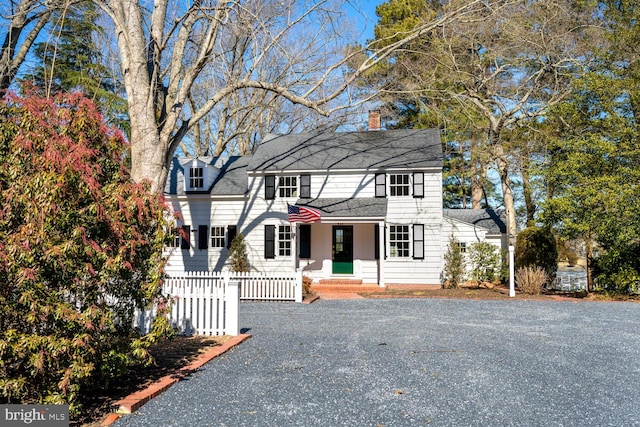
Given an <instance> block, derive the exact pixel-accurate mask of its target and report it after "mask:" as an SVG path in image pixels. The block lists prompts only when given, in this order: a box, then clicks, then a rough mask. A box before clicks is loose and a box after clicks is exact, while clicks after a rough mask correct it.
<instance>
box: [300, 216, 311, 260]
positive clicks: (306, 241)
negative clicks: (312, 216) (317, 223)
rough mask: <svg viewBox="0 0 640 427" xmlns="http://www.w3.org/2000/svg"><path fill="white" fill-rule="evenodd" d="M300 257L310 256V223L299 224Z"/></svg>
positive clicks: (306, 257) (307, 257)
mask: <svg viewBox="0 0 640 427" xmlns="http://www.w3.org/2000/svg"><path fill="white" fill-rule="evenodd" d="M299 230H300V231H299V234H300V258H304V259H309V258H311V225H310V224H300V226H299Z"/></svg>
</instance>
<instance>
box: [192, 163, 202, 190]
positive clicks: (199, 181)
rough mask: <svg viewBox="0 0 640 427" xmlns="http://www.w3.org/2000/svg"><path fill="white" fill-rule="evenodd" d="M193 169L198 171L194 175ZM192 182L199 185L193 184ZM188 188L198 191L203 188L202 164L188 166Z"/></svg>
mask: <svg viewBox="0 0 640 427" xmlns="http://www.w3.org/2000/svg"><path fill="white" fill-rule="evenodd" d="M194 171H197V172H198V173H197V174H196V175H194V174H193V172H194ZM194 183H196V184H200V185H193V184H194ZM189 190H191V191H198V190H204V167H203V166H200V165H198V166H190V167H189Z"/></svg>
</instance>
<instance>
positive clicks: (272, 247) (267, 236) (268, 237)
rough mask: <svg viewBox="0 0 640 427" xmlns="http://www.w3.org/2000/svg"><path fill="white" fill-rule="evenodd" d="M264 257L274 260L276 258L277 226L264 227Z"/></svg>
mask: <svg viewBox="0 0 640 427" xmlns="http://www.w3.org/2000/svg"><path fill="white" fill-rule="evenodd" d="M264 257H265V258H266V259H273V258H275V257H276V226H275V225H265V226H264Z"/></svg>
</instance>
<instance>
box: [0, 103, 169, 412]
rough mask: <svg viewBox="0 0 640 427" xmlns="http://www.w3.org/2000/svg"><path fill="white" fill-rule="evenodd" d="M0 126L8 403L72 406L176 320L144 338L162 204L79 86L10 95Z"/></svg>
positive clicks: (157, 270)
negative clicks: (126, 162) (137, 318)
mask: <svg viewBox="0 0 640 427" xmlns="http://www.w3.org/2000/svg"><path fill="white" fill-rule="evenodd" d="M0 129H1V132H0V164H2V167H0V200H2V207H1V208H0V403H68V404H70V410H71V413H72V414H74V413H77V412H78V411H79V410H80V405H81V400H80V396H81V395H82V393H83V392H84V391H86V390H88V389H90V388H92V387H99V386H102V385H103V384H104V383H106V382H108V381H110V380H111V379H113V378H114V377H115V376H117V375H119V374H120V373H121V372H123V369H124V366H126V364H127V363H129V362H130V361H133V360H134V359H145V358H147V360H148V356H149V355H148V353H147V351H146V348H147V347H148V346H149V345H150V344H151V343H152V342H154V341H155V340H156V339H157V338H158V337H159V336H160V334H161V333H162V331H163V330H165V327H166V326H167V321H166V319H165V318H163V317H162V316H159V317H158V322H157V323H156V324H155V325H154V331H153V333H151V334H149V335H147V336H145V337H140V336H139V334H138V333H137V331H136V330H135V329H134V328H133V324H132V320H133V319H132V318H133V313H134V309H135V308H148V307H150V306H151V305H152V304H153V303H154V301H156V298H157V297H158V296H159V292H160V286H161V280H162V269H163V266H164V263H163V260H162V247H163V245H164V243H165V239H166V233H165V230H167V229H168V224H167V221H166V219H165V218H166V216H165V214H166V211H165V206H164V204H163V202H162V200H161V198H160V196H159V195H157V194H155V193H152V192H151V190H150V186H149V185H147V184H134V183H132V182H131V180H130V178H129V175H128V172H127V170H126V169H125V168H124V166H123V165H122V158H123V154H124V152H125V149H126V146H125V142H124V139H123V137H122V136H121V135H120V133H119V132H117V131H114V130H112V129H109V128H107V127H106V125H105V124H104V121H103V120H102V118H101V116H100V115H99V113H98V112H97V110H96V109H95V107H94V106H93V104H92V103H91V102H89V101H87V100H86V99H83V98H82V97H81V96H79V95H64V96H62V95H61V96H59V97H57V98H56V99H39V98H35V97H30V98H27V99H20V98H18V97H16V96H13V95H7V96H6V97H5V98H4V99H3V100H2V101H1V102H0Z"/></svg>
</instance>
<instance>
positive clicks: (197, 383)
mask: <svg viewBox="0 0 640 427" xmlns="http://www.w3.org/2000/svg"><path fill="white" fill-rule="evenodd" d="M639 320H640V304H634V303H601V302H596V303H590V302H580V303H573V302H539V301H471V300H446V299H361V300H331V301H330V300H326V301H325V300H320V301H318V302H315V303H313V304H311V305H306V304H304V305H303V304H293V303H242V304H241V312H240V323H241V327H242V328H244V329H246V330H247V332H249V333H251V334H252V335H253V337H252V338H250V339H249V340H248V341H245V342H244V343H242V344H240V346H239V347H237V348H236V349H235V350H232V351H231V352H229V353H227V354H225V355H223V356H221V357H219V358H217V359H214V360H213V361H211V362H210V363H209V364H207V365H206V366H205V368H204V369H202V370H201V371H199V372H198V373H196V374H194V375H192V376H191V377H189V378H188V379H187V380H185V381H182V382H180V383H178V384H176V385H175V386H173V387H172V388H171V389H170V390H169V391H167V392H166V393H164V394H163V395H161V396H159V397H157V398H156V399H153V400H152V401H151V402H149V403H147V404H146V405H145V406H144V407H142V409H140V410H139V411H138V412H136V413H135V414H133V415H130V416H126V417H124V418H121V419H120V420H119V421H118V422H117V423H116V426H153V427H158V426H185V427H187V426H189V427H191V426H233V427H236V426H272V427H277V426H323V427H330V426H354V427H359V426H372V427H376V426H385V427H391V426H425V425H432V426H476V425H477V426H502V425H507V426H509V425H517V426H524V425H526V426H560V425H561V426H608V425H610V426H632V425H638V426H640V403H639V402H638V397H639V396H640V329H639V328H638V324H639V323H638V321H639Z"/></svg>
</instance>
